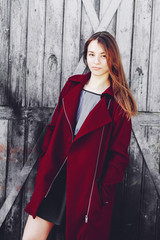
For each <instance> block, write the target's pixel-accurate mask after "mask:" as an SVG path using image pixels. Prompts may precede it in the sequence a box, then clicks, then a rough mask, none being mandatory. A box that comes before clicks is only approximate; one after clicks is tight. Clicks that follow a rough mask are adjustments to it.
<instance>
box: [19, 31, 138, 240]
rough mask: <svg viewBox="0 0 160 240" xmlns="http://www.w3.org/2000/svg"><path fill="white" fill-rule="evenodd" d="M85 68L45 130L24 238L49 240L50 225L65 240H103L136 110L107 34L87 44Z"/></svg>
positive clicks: (73, 80) (114, 45)
mask: <svg viewBox="0 0 160 240" xmlns="http://www.w3.org/2000/svg"><path fill="white" fill-rule="evenodd" d="M84 62H85V63H86V65H87V66H88V68H89V70H90V71H89V73H87V74H85V75H76V76H72V77H70V78H69V79H68V81H67V82H66V84H65V86H64V88H63V89H62V92H61V94H60V97H59V102H58V105H57V107H56V110H55V112H54V114H53V117H52V122H51V123H50V124H49V125H48V127H47V133H46V136H45V139H44V143H43V145H42V150H43V152H42V154H41V156H40V158H39V169H38V173H37V178H36V183H35V190H34V193H33V195H32V198H31V201H30V203H29V204H28V205H27V207H26V209H25V210H26V212H27V213H29V214H30V215H29V218H28V221H27V224H26V227H25V231H24V236H23V240H28V239H32V240H33V239H37V240H44V239H47V236H48V234H49V232H50V230H51V229H52V227H53V226H54V225H65V239H66V240H97V239H101V240H107V239H109V232H110V223H111V216H112V208H113V201H114V196H115V186H116V184H117V183H119V182H121V181H122V179H123V173H124V170H125V169H126V167H127V165H128V162H129V156H128V146H129V142H130V136H131V116H132V115H133V116H135V115H136V114H137V109H136V103H135V101H134V99H133V96H132V94H131V92H130V90H129V87H128V84H127V81H126V77H125V74H124V71H123V67H122V63H121V58H120V53H119V50H118V46H117V43H116V41H115V39H114V38H113V36H112V35H111V34H110V33H108V32H97V33H95V34H93V35H92V36H91V37H90V38H89V40H88V41H87V42H86V44H85V47H84Z"/></svg>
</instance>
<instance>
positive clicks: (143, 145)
mask: <svg viewBox="0 0 160 240" xmlns="http://www.w3.org/2000/svg"><path fill="white" fill-rule="evenodd" d="M143 128H144V127H143V126H139V125H135V122H133V133H134V136H135V138H136V141H137V144H138V146H139V147H140V149H141V152H142V154H143V157H144V159H145V162H146V165H147V167H148V169H149V171H150V174H151V178H152V181H153V183H154V186H155V188H156V191H157V194H158V196H160V184H159V182H160V174H159V172H158V171H159V169H158V165H157V162H156V160H155V158H154V156H152V154H151V151H150V149H149V146H148V143H147V141H146V139H145V135H146V133H145V132H143ZM151 159H152V161H151Z"/></svg>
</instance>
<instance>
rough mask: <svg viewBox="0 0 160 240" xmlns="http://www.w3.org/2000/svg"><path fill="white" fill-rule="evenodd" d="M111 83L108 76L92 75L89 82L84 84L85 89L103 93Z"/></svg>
mask: <svg viewBox="0 0 160 240" xmlns="http://www.w3.org/2000/svg"><path fill="white" fill-rule="evenodd" d="M110 85H111V83H110V80H109V77H108V76H106V75H105V76H95V75H92V74H91V76H90V79H89V80H88V82H87V83H86V84H85V85H84V89H86V90H88V91H91V92H95V93H99V94H101V93H103V92H104V91H105V90H106V89H107V88H108V87H109V86H110Z"/></svg>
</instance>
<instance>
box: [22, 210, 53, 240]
mask: <svg viewBox="0 0 160 240" xmlns="http://www.w3.org/2000/svg"><path fill="white" fill-rule="evenodd" d="M53 226H54V224H53V223H51V222H48V221H46V220H44V219H42V218H40V217H36V218H35V219H33V217H32V216H31V215H29V217H28V220H27V223H26V226H25V229H24V233H23V238H22V240H46V239H47V237H48V235H49V233H50V231H51V229H52V227H53Z"/></svg>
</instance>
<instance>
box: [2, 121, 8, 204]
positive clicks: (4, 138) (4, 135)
mask: <svg viewBox="0 0 160 240" xmlns="http://www.w3.org/2000/svg"><path fill="white" fill-rule="evenodd" d="M0 129H1V134H0V206H2V204H3V201H4V199H5V192H6V191H5V189H6V173H7V171H6V170H7V169H6V168H7V135H8V121H7V120H0Z"/></svg>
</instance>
